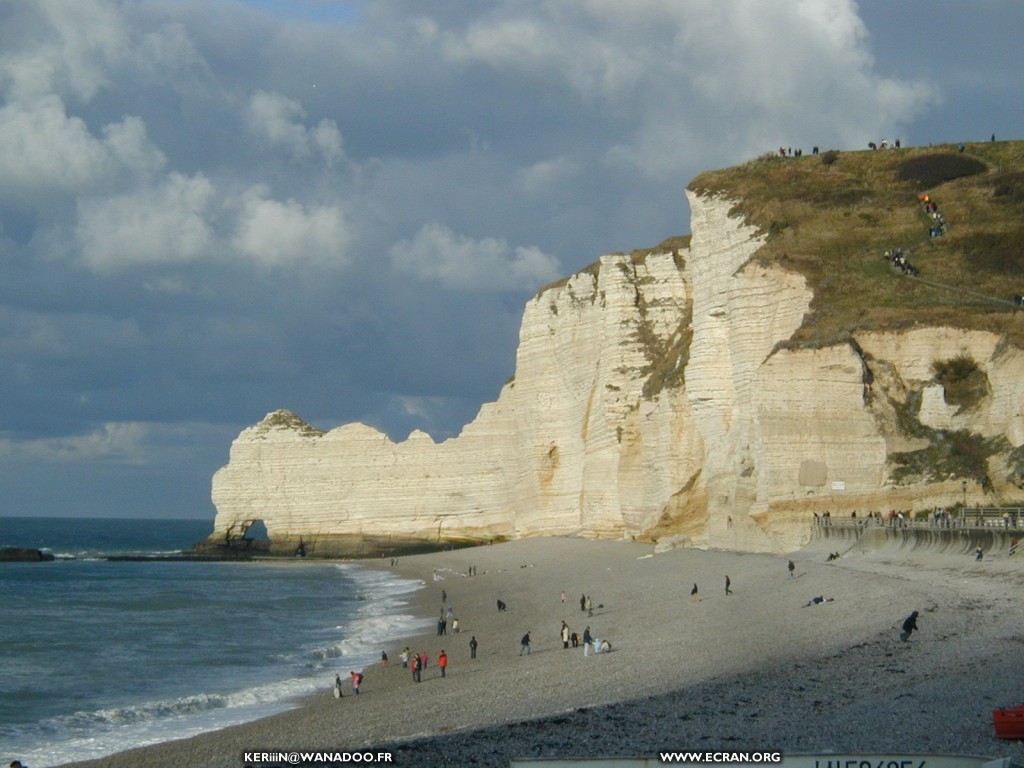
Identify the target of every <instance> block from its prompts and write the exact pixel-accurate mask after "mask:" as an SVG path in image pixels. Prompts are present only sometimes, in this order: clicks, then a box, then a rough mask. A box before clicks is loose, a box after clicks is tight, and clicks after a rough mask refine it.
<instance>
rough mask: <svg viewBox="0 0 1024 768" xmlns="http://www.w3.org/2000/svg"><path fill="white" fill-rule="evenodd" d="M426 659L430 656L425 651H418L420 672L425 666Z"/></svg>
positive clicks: (428, 659)
mask: <svg viewBox="0 0 1024 768" xmlns="http://www.w3.org/2000/svg"><path fill="white" fill-rule="evenodd" d="M428 661H430V657H429V656H427V652H426V651H420V672H422V671H423V670H424V669H426V668H427V662H428Z"/></svg>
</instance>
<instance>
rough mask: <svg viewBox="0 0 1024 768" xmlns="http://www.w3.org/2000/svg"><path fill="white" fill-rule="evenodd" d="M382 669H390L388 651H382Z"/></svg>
mask: <svg viewBox="0 0 1024 768" xmlns="http://www.w3.org/2000/svg"><path fill="white" fill-rule="evenodd" d="M380 667H381V669H387V668H388V652H387V651H381V652H380Z"/></svg>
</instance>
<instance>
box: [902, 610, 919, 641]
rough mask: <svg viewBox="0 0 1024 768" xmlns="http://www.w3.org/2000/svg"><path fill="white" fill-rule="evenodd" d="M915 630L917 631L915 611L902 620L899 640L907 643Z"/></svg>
mask: <svg viewBox="0 0 1024 768" xmlns="http://www.w3.org/2000/svg"><path fill="white" fill-rule="evenodd" d="M915 629H917V611H914V612H913V613H912V614H910V615H909V616H907V618H906V619H904V620H903V631H902V632H900V640H902V641H903V642H904V643H905V642H907V640H909V639H910V635H911V633H912V632H913V631H914V630H915Z"/></svg>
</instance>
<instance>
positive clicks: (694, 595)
mask: <svg viewBox="0 0 1024 768" xmlns="http://www.w3.org/2000/svg"><path fill="white" fill-rule="evenodd" d="M690 599H691V600H693V602H695V603H699V602H700V591H699V590H698V589H697V582H693V589H691V590H690Z"/></svg>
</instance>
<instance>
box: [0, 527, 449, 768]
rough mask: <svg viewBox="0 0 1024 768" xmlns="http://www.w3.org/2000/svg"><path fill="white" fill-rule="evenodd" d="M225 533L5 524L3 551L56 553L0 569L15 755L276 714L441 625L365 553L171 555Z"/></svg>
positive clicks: (5, 684)
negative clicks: (353, 559)
mask: <svg viewBox="0 0 1024 768" xmlns="http://www.w3.org/2000/svg"><path fill="white" fill-rule="evenodd" d="M211 528H212V526H211V523H210V521H206V520H166V519H160V520H152V519H122V518H118V519H114V518H108V519H95V518H89V519H85V518H83V519H76V518H24V517H22V518H13V517H8V518H0V547H9V546H13V547H28V548H36V549H42V550H45V551H49V552H52V553H53V554H54V556H55V560H53V561H47V562H34V563H0V593H2V594H3V596H4V599H3V600H2V601H0V763H2V764H3V765H6V764H7V763H8V762H10V761H12V760H15V759H18V760H21V761H22V762H24V763H25V764H26V765H29V766H32V768H47V767H48V766H55V765H60V764H63V763H67V762H72V761H77V760H86V759H94V758H98V757H103V756H104V755H107V754H112V753H114V752H120V751H123V750H126V749H131V748H133V747H138V746H144V745H146V744H153V743H158V742H163V741H168V740H171V739H179V738H185V737H187V736H191V735H195V734H197V733H201V732H204V731H209V730H216V729H219V728H224V727H227V726H229V725H234V724H237V723H241V722H247V721H251V720H255V719H259V718H261V717H266V716H268V715H271V714H274V713H277V712H281V711H284V710H286V709H289V708H291V707H293V706H295V705H296V704H297V702H298V701H299V700H300V699H302V698H303V697H306V696H308V695H311V694H313V693H315V692H317V691H322V690H326V689H329V688H330V686H331V685H332V683H333V680H334V675H335V674H336V673H340V674H341V675H342V677H346V676H347V675H348V673H349V672H350V671H351V670H357V671H358V670H360V669H362V668H363V667H364V666H366V665H369V664H372V663H376V662H377V661H379V659H380V653H381V651H382V650H388V651H392V650H393V647H394V646H395V645H397V643H398V642H399V641H400V640H401V639H402V638H404V637H409V636H411V635H414V634H416V633H418V632H420V631H423V630H424V629H426V628H428V627H430V626H431V625H432V623H433V620H432V619H426V618H421V617H417V616H415V615H414V614H413V613H412V612H411V610H410V609H409V605H408V603H409V598H410V595H411V594H412V593H414V592H416V591H417V590H419V589H421V588H422V587H423V586H424V584H423V583H422V582H421V581H418V580H410V579H399V578H396V577H394V576H392V575H391V574H389V573H387V572H382V571H376V570H367V569H362V568H360V567H359V566H358V565H355V564H351V563H338V562H322V561H306V560H256V561H247V562H202V561H194V562H193V561H167V560H160V559H159V557H161V556H168V555H173V554H176V553H181V552H186V551H188V550H190V549H191V547H192V545H193V544H194V543H195V542H197V541H200V540H201V539H203V538H205V537H206V536H207V535H208V533H209V531H210V530H211ZM109 556H115V557H117V556H136V557H142V558H152V559H142V560H127V561H126V560H109V559H107V557H109ZM395 650H397V649H395ZM3 761H6V762H3Z"/></svg>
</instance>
